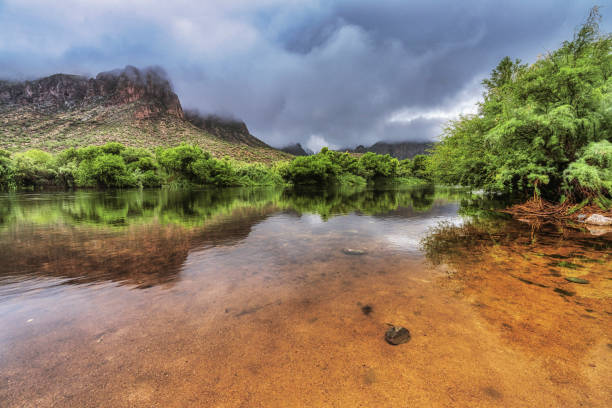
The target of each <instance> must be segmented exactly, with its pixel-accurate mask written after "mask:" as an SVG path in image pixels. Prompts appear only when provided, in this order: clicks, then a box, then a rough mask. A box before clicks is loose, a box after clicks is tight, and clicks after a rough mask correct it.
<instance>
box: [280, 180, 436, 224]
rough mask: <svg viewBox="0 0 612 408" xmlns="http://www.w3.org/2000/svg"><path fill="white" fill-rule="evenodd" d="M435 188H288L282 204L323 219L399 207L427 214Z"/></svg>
mask: <svg viewBox="0 0 612 408" xmlns="http://www.w3.org/2000/svg"><path fill="white" fill-rule="evenodd" d="M434 198H435V189H434V188H433V186H426V187H419V188H411V189H387V190H384V189H369V190H355V189H349V188H345V189H343V188H341V189H330V190H315V191H312V190H310V191H309V190H298V189H288V190H286V191H284V192H283V195H282V199H281V202H282V205H283V206H284V207H286V208H290V209H292V210H294V211H297V212H299V213H316V214H319V215H320V216H321V217H322V218H323V219H328V218H330V217H332V216H334V215H342V214H348V213H351V212H359V213H362V214H368V215H378V214H385V213H388V212H390V211H394V210H396V209H398V208H399V207H406V208H408V207H409V208H412V209H414V210H415V211H428V210H429V209H430V208H431V206H432V205H433V203H434Z"/></svg>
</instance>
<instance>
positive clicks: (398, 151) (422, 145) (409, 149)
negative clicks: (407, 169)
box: [342, 142, 434, 160]
mask: <svg viewBox="0 0 612 408" xmlns="http://www.w3.org/2000/svg"><path fill="white" fill-rule="evenodd" d="M433 146H434V143H432V142H396V143H388V142H377V143H374V144H373V145H372V146H370V147H364V146H362V145H359V146H357V147H356V148H355V149H344V150H342V151H348V152H351V153H367V152H373V153H378V154H388V155H390V156H391V157H395V158H397V159H399V160H404V159H411V158H413V157H414V156H416V155H417V154H426V153H427V150H429V149H431V148H432V147H433Z"/></svg>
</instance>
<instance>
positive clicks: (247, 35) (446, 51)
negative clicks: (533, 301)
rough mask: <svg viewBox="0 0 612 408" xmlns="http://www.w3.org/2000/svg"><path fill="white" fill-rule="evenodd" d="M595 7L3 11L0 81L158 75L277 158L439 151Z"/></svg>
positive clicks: (29, 2)
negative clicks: (412, 148)
mask: <svg viewBox="0 0 612 408" xmlns="http://www.w3.org/2000/svg"><path fill="white" fill-rule="evenodd" d="M126 3H127V4H126ZM599 3H600V4H602V3H603V2H599ZM591 6H592V4H591V3H588V2H582V1H561V0H557V1H479V0H465V1H460V2H459V1H448V0H444V1H430V2H421V1H419V2H416V1H395V0H390V1H367V2H366V1H328V2H317V1H307V0H304V1H299V0H298V1H293V2H287V1H281V0H266V1H263V2H252V1H246V0H235V1H226V2H222V3H219V2H204V3H202V2H197V1H180V0H179V1H176V2H173V3H172V4H168V2H159V3H158V4H157V5H155V4H153V3H152V2H147V1H134V2H119V1H110V0H109V1H89V2H82V1H76V0H72V1H63V2H62V1H60V2H58V4H55V5H54V7H53V8H52V9H50V8H48V6H47V3H46V2H44V1H42V0H38V1H36V0H20V1H16V0H15V1H4V2H2V1H0V76H5V77H6V76H9V77H20V78H23V77H31V76H39V75H46V74H51V73H54V72H58V71H63V72H73V73H89V74H95V73H97V72H98V71H103V70H110V69H113V68H117V67H122V66H125V65H128V64H131V65H137V66H147V65H160V66H163V67H164V68H165V69H166V70H167V71H168V73H169V75H170V77H171V79H172V82H173V83H174V84H175V87H176V91H177V93H178V94H179V96H180V97H181V100H182V102H183V105H184V106H186V107H191V108H197V109H198V110H199V111H201V112H210V113H219V114H222V115H226V116H227V115H230V114H231V115H234V116H236V117H240V118H242V119H243V120H245V121H246V123H247V124H248V125H249V127H250V128H251V130H252V132H253V133H254V134H255V135H257V136H258V137H260V138H262V139H264V140H265V141H267V142H268V143H270V144H272V145H277V146H279V145H284V144H288V143H290V142H301V143H303V144H305V145H309V146H310V147H311V148H317V147H319V146H320V145H322V144H330V145H333V146H337V147H341V146H351V145H356V144H369V143H373V142H375V141H378V140H431V139H433V138H435V137H436V136H437V135H438V134H439V132H440V129H441V127H442V125H443V124H444V122H445V121H446V120H448V119H449V118H452V117H455V116H456V115H458V114H460V113H462V112H469V111H470V110H472V109H473V106H474V102H475V101H476V100H477V99H478V97H479V95H480V92H481V89H480V85H479V82H480V80H481V79H482V78H483V77H484V76H485V75H486V74H487V73H488V72H489V71H490V70H491V69H492V68H493V67H494V66H495V65H496V63H497V61H498V60H499V59H501V58H502V57H504V56H505V55H510V56H512V57H518V58H522V59H524V60H527V61H533V60H535V58H536V57H537V55H538V54H539V53H544V52H546V51H547V50H551V49H554V48H556V47H557V46H558V45H559V44H560V43H561V41H563V40H565V39H569V38H571V36H572V34H573V31H574V29H575V28H576V27H577V26H578V25H579V24H580V23H581V22H582V21H583V20H584V18H585V17H586V15H587V12H588V9H589V8H590V7H591ZM608 10H609V9H608V8H606V7H603V8H602V11H603V14H604V24H603V27H602V28H604V29H606V28H609V27H610V21H612V16H609V17H607V18H606V17H605V16H606V14H608ZM610 10H612V9H610ZM610 13H612V11H610ZM309 142H310V144H309Z"/></svg>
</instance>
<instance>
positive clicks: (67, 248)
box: [0, 188, 456, 287]
mask: <svg viewBox="0 0 612 408" xmlns="http://www.w3.org/2000/svg"><path fill="white" fill-rule="evenodd" d="M452 194H455V193H448V192H446V193H445V192H444V191H442V190H441V192H440V193H438V192H436V191H434V190H433V188H416V189H404V190H365V191H364V190H361V191H359V190H350V189H336V190H325V191H316V192H313V191H310V192H303V191H297V190H286V191H284V192H283V191H280V190H276V189H222V190H203V191H172V190H144V191H137V190H132V191H116V192H87V191H78V192H75V193H59V194H42V195H35V196H32V195H12V196H8V197H7V198H5V199H3V200H2V201H3V204H4V205H2V206H0V208H2V211H1V212H0V216H1V218H0V220H1V223H0V253H2V254H3V257H2V258H3V262H2V263H1V264H0V278H9V277H10V279H4V281H5V282H7V281H11V279H12V280H13V281H14V280H15V279H18V278H20V277H21V278H23V277H25V276H41V277H55V278H66V279H68V281H69V282H72V283H87V282H100V281H114V282H122V283H127V284H130V285H136V286H138V287H148V286H151V285H158V284H167V283H171V282H173V281H174V280H176V279H177V276H178V273H179V272H180V268H181V266H182V264H183V262H184V260H185V258H186V257H187V255H188V254H189V251H190V250H193V249H194V248H199V247H205V246H216V245H234V244H235V243H236V242H239V241H241V240H243V239H245V238H246V237H247V236H248V235H249V234H250V231H251V228H252V227H253V225H255V224H257V223H258V222H261V221H262V220H263V219H265V218H266V217H267V216H269V215H271V214H273V213H275V212H277V211H280V210H293V211H296V212H299V213H303V212H308V213H317V214H320V215H321V217H322V218H324V219H328V218H329V217H332V216H335V215H340V214H347V213H351V212H359V213H363V214H375V215H380V214H387V213H389V212H390V211H396V210H397V209H398V208H401V209H405V208H409V209H410V211H426V210H427V209H429V208H430V207H431V206H432V205H433V203H434V202H435V200H438V199H444V198H448V199H456V197H454V196H452Z"/></svg>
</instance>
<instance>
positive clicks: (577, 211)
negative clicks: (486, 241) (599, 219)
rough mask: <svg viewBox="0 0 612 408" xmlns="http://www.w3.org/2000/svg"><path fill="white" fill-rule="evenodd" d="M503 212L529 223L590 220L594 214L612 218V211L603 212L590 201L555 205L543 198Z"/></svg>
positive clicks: (514, 206) (532, 199) (534, 199)
mask: <svg viewBox="0 0 612 408" xmlns="http://www.w3.org/2000/svg"><path fill="white" fill-rule="evenodd" d="M501 212H503V213H506V214H511V215H512V216H513V217H515V218H520V219H525V220H527V221H536V220H537V221H542V219H546V220H550V221H567V220H580V219H585V218H588V217H589V216H590V215H592V214H601V215H604V216H607V217H612V210H610V209H608V210H607V211H604V210H602V209H601V208H600V207H599V206H598V205H595V204H590V203H589V201H588V200H585V201H583V202H582V203H580V204H573V203H568V202H565V203H562V204H553V203H551V202H549V201H546V200H544V199H542V198H531V199H529V200H528V201H526V202H524V203H522V204H515V205H513V206H511V207H509V208H506V209H505V210H501Z"/></svg>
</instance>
